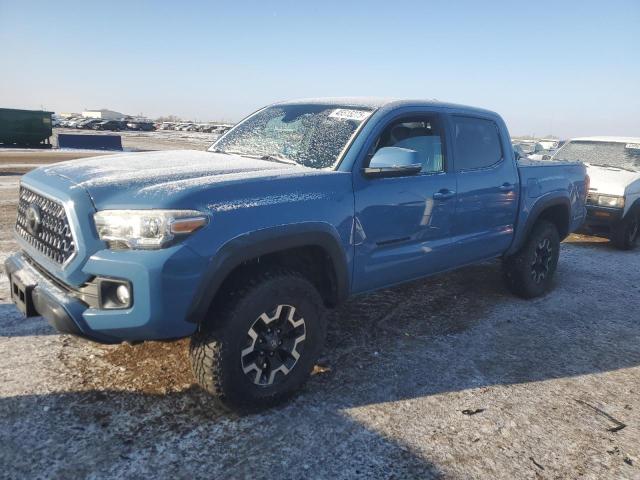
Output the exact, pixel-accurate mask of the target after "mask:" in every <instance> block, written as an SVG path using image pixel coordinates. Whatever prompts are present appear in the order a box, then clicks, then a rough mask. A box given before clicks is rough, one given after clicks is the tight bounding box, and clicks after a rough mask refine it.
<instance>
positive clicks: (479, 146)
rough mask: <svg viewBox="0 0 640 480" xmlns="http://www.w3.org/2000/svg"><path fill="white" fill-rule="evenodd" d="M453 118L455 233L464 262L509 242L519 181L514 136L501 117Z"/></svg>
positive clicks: (500, 249)
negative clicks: (504, 129) (512, 143)
mask: <svg viewBox="0 0 640 480" xmlns="http://www.w3.org/2000/svg"><path fill="white" fill-rule="evenodd" d="M449 120H450V124H451V133H452V137H453V138H452V143H453V154H454V162H455V171H456V175H457V185H458V195H457V206H456V218H455V221H454V225H453V235H454V236H455V237H456V250H457V255H456V256H457V258H458V263H459V264H463V263H469V262H473V261H477V260H481V259H484V258H490V257H493V256H498V255H501V254H502V253H503V252H504V251H506V250H507V249H508V248H509V246H510V244H511V241H512V239H513V233H514V225H515V221H516V216H517V213H518V195H519V191H520V185H519V176H518V171H517V166H516V163H515V159H514V158H511V157H512V156H513V154H512V150H511V148H510V144H509V138H508V136H507V135H506V134H504V135H503V134H502V133H501V132H502V130H501V129H500V128H499V127H498V123H497V122H498V120H497V119H494V118H490V117H482V116H469V115H451V116H450V118H449ZM504 137H507V138H504Z"/></svg>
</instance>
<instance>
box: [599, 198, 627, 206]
mask: <svg viewBox="0 0 640 480" xmlns="http://www.w3.org/2000/svg"><path fill="white" fill-rule="evenodd" d="M598 205H600V206H601V207H611V208H624V197H617V196H613V195H598Z"/></svg>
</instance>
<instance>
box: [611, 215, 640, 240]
mask: <svg viewBox="0 0 640 480" xmlns="http://www.w3.org/2000/svg"><path fill="white" fill-rule="evenodd" d="M639 238H640V209H636V210H635V211H630V212H629V213H627V216H626V217H625V218H624V219H623V220H622V221H621V222H620V223H619V224H618V225H616V226H615V227H614V228H613V230H612V232H611V243H612V244H613V245H614V246H615V247H616V248H619V249H620V250H633V249H634V248H636V247H637V246H638V239H639Z"/></svg>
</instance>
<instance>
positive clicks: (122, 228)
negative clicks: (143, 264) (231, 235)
mask: <svg viewBox="0 0 640 480" xmlns="http://www.w3.org/2000/svg"><path fill="white" fill-rule="evenodd" d="M93 220H94V222H95V225H96V229H97V230H98V236H99V237H100V240H104V241H105V242H107V244H108V245H109V248H133V249H157V248H162V247H164V246H167V245H168V244H169V243H171V242H172V241H173V240H174V239H175V238H176V237H181V236H185V235H189V234H191V233H193V232H195V231H196V230H198V229H199V228H201V227H203V226H205V225H206V224H207V222H208V220H209V217H207V216H206V215H204V214H203V213H201V212H197V211H193V210H103V211H101V212H97V213H95V214H94V215H93Z"/></svg>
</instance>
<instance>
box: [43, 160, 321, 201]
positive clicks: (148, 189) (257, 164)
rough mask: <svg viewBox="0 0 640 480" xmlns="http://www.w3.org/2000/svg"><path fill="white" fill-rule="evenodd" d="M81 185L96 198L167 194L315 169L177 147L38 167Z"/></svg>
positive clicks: (100, 199) (313, 171)
mask: <svg viewBox="0 0 640 480" xmlns="http://www.w3.org/2000/svg"><path fill="white" fill-rule="evenodd" d="M42 170H43V171H44V173H45V174H47V175H57V176H60V177H63V178H66V179H67V180H69V181H71V182H72V183H73V184H75V186H76V188H83V189H85V190H86V191H87V192H88V193H89V195H91V197H92V198H93V199H94V202H96V203H100V202H101V201H103V200H105V199H107V198H115V197H118V196H120V197H121V199H122V198H125V197H129V198H132V197H134V196H135V197H138V198H140V197H149V196H153V197H166V196H170V195H172V194H179V193H182V192H187V191H189V190H193V189H198V188H206V187H209V186H213V185H215V184H220V183H223V182H225V183H229V182H239V181H245V180H248V179H252V178H253V179H258V178H271V177H280V176H288V175H312V174H315V173H320V171H318V170H316V169H313V168H308V167H303V166H299V165H287V164H282V163H277V162H271V161H266V160H259V159H251V158H246V157H240V156H237V155H227V154H222V153H213V152H203V151H195V150H176V151H173V150H172V151H158V152H141V153H125V154H118V155H109V156H101V157H93V158H88V159H80V160H71V161H68V162H62V163H58V164H55V165H52V166H50V167H46V168H43V169H42Z"/></svg>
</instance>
